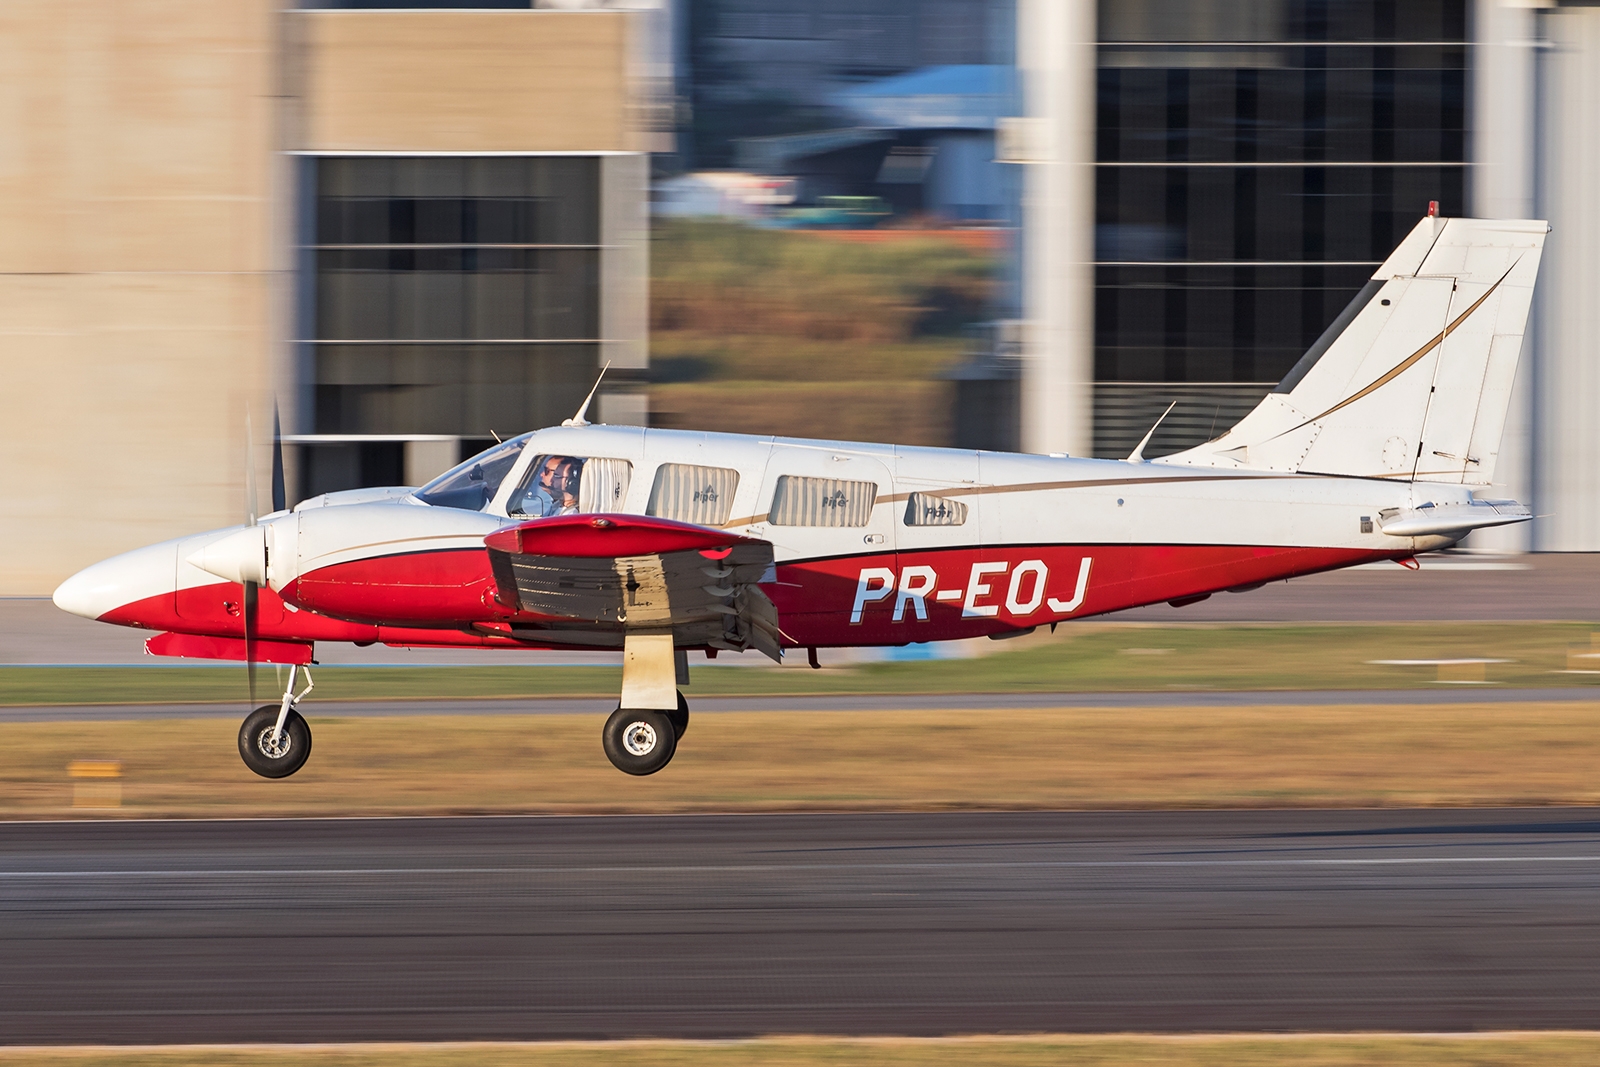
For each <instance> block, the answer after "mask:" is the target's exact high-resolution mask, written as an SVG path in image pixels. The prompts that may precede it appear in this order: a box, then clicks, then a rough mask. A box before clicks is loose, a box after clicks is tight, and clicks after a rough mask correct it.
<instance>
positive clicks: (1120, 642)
mask: <svg viewBox="0 0 1600 1067" xmlns="http://www.w3.org/2000/svg"><path fill="white" fill-rule="evenodd" d="M1595 632H1597V627H1594V626H1590V625H1588V624H1584V623H1513V624H1502V623H1407V624H1391V625H1382V626H1379V625H1353V626H1333V625H1311V624H1299V625H1293V626H1278V625H1272V626H1268V625H1252V626H1223V625H1193V626H1151V625H1142V624H1137V623H1078V624H1074V625H1070V626H1063V627H1061V628H1060V629H1059V630H1058V632H1057V633H1056V634H1054V635H1051V634H1048V633H1045V632H1042V631H1041V632H1040V633H1038V634H1035V635H1033V636H1031V637H1024V638H1017V639H1015V640H1013V641H1005V642H981V643H979V644H980V649H979V650H980V651H983V652H987V653H988V654H987V655H982V656H977V657H974V658H971V659H948V660H932V661H916V662H890V663H875V664H866V665H862V666H857V667H838V668H828V669H825V670H821V671H811V670H807V669H806V668H805V667H804V666H803V665H802V664H803V657H792V661H791V663H790V664H789V665H787V666H785V667H783V668H781V669H779V668H775V667H763V666H751V667H744V666H739V667H723V666H711V667H697V668H696V669H695V670H694V673H693V680H692V683H691V685H690V687H689V689H688V690H687V692H688V695H689V696H690V699H691V700H692V699H693V698H694V697H695V696H713V695H731V696H746V695H748V696H757V695H806V694H823V693H1009V692H1102V691H1130V690H1131V691H1144V692H1153V693H1165V692H1172V691H1174V690H1185V689H1219V690H1234V689H1238V690H1260V689H1281V690H1296V689H1433V688H1440V687H1441V684H1442V683H1441V682H1440V681H1439V680H1438V679H1439V671H1438V669H1437V668H1434V667H1430V666H1409V667H1408V666H1389V665H1383V664H1379V663H1374V662H1372V661H1374V660H1395V659H1401V660H1404V659H1419V660H1429V659H1462V658H1483V659H1498V660H1506V661H1508V662H1505V663H1489V664H1484V665H1482V666H1481V667H1479V668H1474V669H1473V670H1470V671H1467V672H1465V673H1467V674H1471V673H1473V672H1474V671H1476V670H1481V671H1482V678H1483V681H1484V682H1485V683H1486V684H1497V685H1510V686H1530V687H1550V686H1574V685H1600V674H1586V673H1567V670H1568V668H1569V666H1572V665H1577V669H1578V670H1579V671H1582V670H1584V669H1586V667H1588V666H1589V665H1594V666H1597V667H1600V657H1597V658H1594V659H1588V660H1585V659H1580V658H1569V657H1572V656H1573V655H1574V654H1580V655H1584V654H1588V653H1589V652H1590V651H1591V649H1592V648H1594V647H1595V646H1594V645H1593V644H1592V641H1593V640H1594V639H1593V638H1592V637H1591V634H1592V633H1595ZM483 659H484V662H485V663H487V664H490V665H489V666H483V667H324V668H319V669H317V671H316V679H317V688H316V692H315V694H314V697H313V699H312V703H311V705H309V706H314V705H315V704H316V702H317V701H318V700H341V699H343V700H352V699H386V698H392V699H398V698H410V699H427V698H447V697H454V698H469V697H530V698H532V697H537V696H594V697H596V698H606V699H610V698H613V697H614V696H615V694H616V692H617V689H618V687H619V685H620V676H619V672H618V670H617V669H615V668H607V667H538V668H532V667H521V666H516V667H513V666H504V665H501V666H494V665H492V664H493V663H494V658H493V653H484V656H483ZM744 659H745V660H746V661H752V660H753V659H754V653H751V654H749V655H747V656H746V657H744ZM244 677H245V675H244V669H243V667H242V666H240V667H235V668H232V669H230V668H228V667H212V666H206V667H197V666H172V667H83V668H79V667H0V705H5V704H13V705H15V704H80V703H90V704H92V703H181V702H184V701H218V700H238V701H240V703H241V705H242V704H243V702H244V700H245V682H244ZM259 677H260V686H259V688H260V692H261V693H263V694H267V693H271V692H272V691H273V688H274V686H275V681H274V671H273V669H272V668H270V667H266V668H262V669H261V672H260V676H259ZM1445 684H1448V683H1445Z"/></svg>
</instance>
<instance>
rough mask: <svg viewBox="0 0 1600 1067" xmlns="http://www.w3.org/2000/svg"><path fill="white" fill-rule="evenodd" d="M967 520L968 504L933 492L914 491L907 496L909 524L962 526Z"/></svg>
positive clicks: (907, 522)
mask: <svg viewBox="0 0 1600 1067" xmlns="http://www.w3.org/2000/svg"><path fill="white" fill-rule="evenodd" d="M966 521H967V506H966V505H965V504H963V503H962V502H961V501H959V500H949V499H947V498H945V497H942V496H935V495H934V494H932V493H912V494H911V495H910V496H909V497H907V498H906V525H907V526H961V525H964V524H965V523H966Z"/></svg>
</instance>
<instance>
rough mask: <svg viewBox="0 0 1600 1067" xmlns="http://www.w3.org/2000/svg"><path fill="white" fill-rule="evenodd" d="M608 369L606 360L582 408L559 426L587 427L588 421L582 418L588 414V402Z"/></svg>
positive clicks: (563, 420) (609, 363)
mask: <svg viewBox="0 0 1600 1067" xmlns="http://www.w3.org/2000/svg"><path fill="white" fill-rule="evenodd" d="M610 369H611V361H610V360H609V359H608V360H606V365H605V366H604V367H601V368H600V377H598V378H596V379H595V380H594V388H593V389H591V390H589V395H588V396H586V397H584V398H583V406H582V407H580V408H579V409H578V413H577V414H576V415H574V416H572V418H570V419H562V420H561V425H563V426H587V425H589V420H588V419H587V418H585V417H584V416H586V415H588V414H589V402H590V401H591V400H593V399H594V394H595V393H596V392H597V391H598V390H599V389H600V383H601V382H602V381H604V380H605V377H606V371H608V370H610Z"/></svg>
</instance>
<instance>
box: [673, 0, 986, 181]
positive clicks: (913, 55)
mask: <svg viewBox="0 0 1600 1067" xmlns="http://www.w3.org/2000/svg"><path fill="white" fill-rule="evenodd" d="M686 7H687V15H688V17H687V24H688V25H687V30H688V47H687V50H686V51H687V66H688V68H689V70H690V72H691V74H690V79H689V85H690V88H689V90H688V93H687V95H688V98H689V103H690V106H691V114H692V122H691V124H690V128H689V130H688V131H687V132H688V134H689V137H690V141H691V144H690V146H689V149H688V150H689V153H690V155H691V156H692V160H693V165H694V166H697V167H727V166H730V165H732V164H733V163H734V162H735V145H734V142H735V141H736V140H738V139H741V138H749V137H762V136H776V135H781V134H790V133H804V132H808V131H814V130H827V129H835V128H839V127H842V126H850V125H855V123H854V122H851V121H849V120H847V119H845V118H844V117H843V116H842V115H840V113H839V111H838V108H837V101H836V99H835V98H836V94H838V93H839V92H840V91H841V90H846V89H849V88H850V87H851V86H855V85H860V84H862V83H865V82H873V81H877V80H879V79H884V78H889V77H892V76H895V75H902V74H907V73H910V72H912V71H916V70H920V69H923V68H928V67H942V66H952V65H953V66H967V65H982V64H992V63H997V62H999V63H1007V64H1009V63H1010V62H1011V59H1010V56H1011V48H1012V12H1013V9H1014V7H1015V0H687V4H686Z"/></svg>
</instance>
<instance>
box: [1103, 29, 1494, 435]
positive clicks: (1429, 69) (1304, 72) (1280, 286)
mask: <svg viewBox="0 0 1600 1067" xmlns="http://www.w3.org/2000/svg"><path fill="white" fill-rule="evenodd" d="M1099 25H1100V44H1099V90H1098V110H1099V114H1098V122H1097V145H1096V156H1097V165H1096V190H1095V259H1096V268H1095V379H1096V381H1097V383H1099V384H1097V387H1096V402H1095V408H1096V410H1095V427H1096V430H1095V451H1096V454H1097V455H1101V456H1107V457H1110V456H1123V455H1126V454H1127V453H1128V451H1129V450H1130V449H1131V448H1132V446H1133V445H1134V444H1135V443H1136V442H1137V441H1138V439H1139V437H1140V436H1142V435H1143V434H1144V432H1145V431H1146V430H1148V429H1149V427H1150V423H1151V421H1153V419H1152V418H1147V417H1146V415H1147V409H1150V408H1154V409H1155V414H1160V412H1161V410H1164V409H1165V407H1166V405H1167V404H1168V403H1169V402H1171V401H1172V400H1174V399H1177V400H1179V406H1178V408H1177V410H1175V411H1174V412H1173V418H1171V419H1169V420H1168V421H1167V422H1166V423H1164V424H1163V426H1162V428H1161V429H1160V430H1159V431H1158V432H1157V434H1156V438H1155V440H1154V441H1152V444H1151V447H1150V449H1149V450H1148V452H1147V454H1148V455H1152V456H1154V455H1161V454H1164V453H1168V452H1172V451H1176V450H1177V449H1179V448H1183V447H1188V446H1190V445H1193V444H1198V443H1199V442H1200V441H1203V440H1206V439H1207V435H1208V433H1209V432H1210V428H1211V427H1212V426H1214V425H1215V427H1216V432H1221V431H1223V430H1225V429H1227V427H1228V426H1229V425H1231V421H1230V418H1229V416H1230V414H1231V413H1234V412H1236V411H1237V410H1239V409H1240V407H1241V406H1243V408H1244V409H1245V410H1248V407H1249V406H1250V403H1253V402H1254V400H1257V399H1259V398H1260V397H1261V396H1264V395H1265V394H1266V393H1267V392H1268V391H1269V390H1270V389H1271V388H1272V386H1273V385H1274V384H1275V383H1276V382H1278V381H1279V380H1280V379H1281V378H1282V377H1283V376H1284V375H1285V374H1287V373H1288V371H1289V369H1290V368H1291V367H1293V366H1294V364H1295V362H1296V361H1297V360H1298V359H1299V358H1300V355H1301V354H1302V353H1303V352H1305V350H1306V349H1307V348H1309V347H1310V346H1311V345H1312V344H1313V343H1314V342H1315V341H1316V339H1317V337H1318V336H1319V335H1320V334H1321V333H1322V331H1323V330H1324V329H1325V328H1326V327H1327V325H1328V323H1329V322H1331V321H1332V320H1333V319H1334V317H1335V316H1337V315H1338V314H1339V312H1340V311H1341V310H1342V309H1343V308H1344V307H1345V306H1346V305H1347V304H1348V303H1349V302H1350V300H1351V298H1352V297H1353V296H1355V294H1356V293H1357V292H1358V291H1359V290H1360V289H1361V287H1362V285H1363V284H1365V282H1366V281H1367V279H1368V278H1369V277H1370V276H1371V274H1372V272H1373V270H1374V269H1376V267H1377V266H1378V264H1379V263H1381V262H1382V261H1383V260H1384V259H1385V258H1387V257H1388V255H1389V253H1390V252H1391V251H1392V250H1393V249H1394V247H1395V245H1397V244H1398V243H1399V241H1400V239H1401V238H1403V237H1404V236H1405V235H1406V233H1408V232H1409V231H1410V230H1411V228H1412V227H1413V226H1414V225H1415V224H1416V222H1417V220H1418V219H1419V218H1421V217H1422V216H1423V214H1424V213H1425V212H1426V211H1427V207H1428V202H1429V201H1430V200H1437V201H1439V203H1440V210H1441V211H1442V212H1443V213H1444V214H1446V215H1459V214H1461V213H1462V212H1463V210H1464V207H1465V195H1466V189H1465V179H1466V166H1465V164H1466V70H1467V49H1468V45H1467V39H1466V5H1465V0H1439V2H1437V3H1429V4H1409V5H1408V4H1395V3H1392V2H1389V0H1349V2H1345V3H1339V4H1328V3H1325V2H1322V0H1241V2H1240V3H1237V4H1234V5H1223V6H1217V5H1204V4H1171V3H1163V2H1158V0H1101V3H1100V24H1099ZM1107 386H1110V387H1109V388H1108V387H1107ZM1176 386H1181V388H1174V387H1176ZM1146 394H1149V397H1148V399H1146ZM1156 394H1160V395H1159V396H1157V395H1156ZM1247 400H1248V401H1250V403H1246V401H1247Z"/></svg>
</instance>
